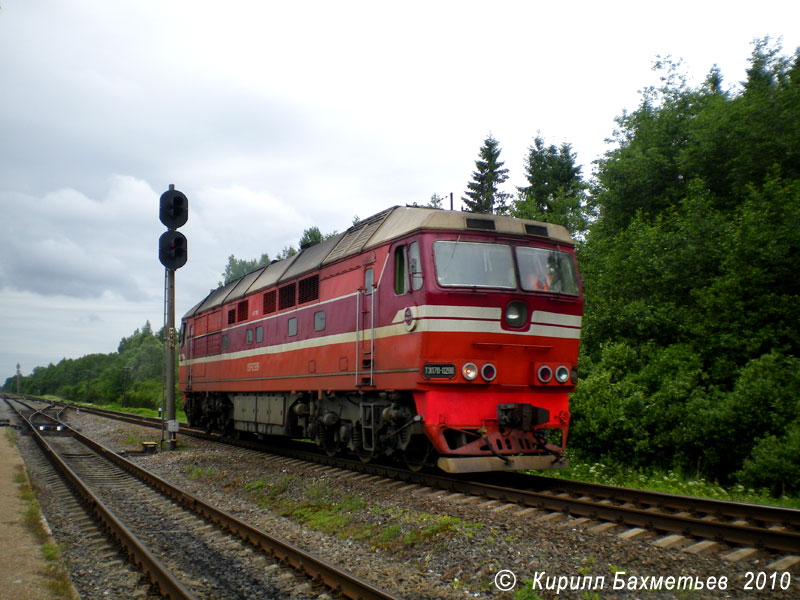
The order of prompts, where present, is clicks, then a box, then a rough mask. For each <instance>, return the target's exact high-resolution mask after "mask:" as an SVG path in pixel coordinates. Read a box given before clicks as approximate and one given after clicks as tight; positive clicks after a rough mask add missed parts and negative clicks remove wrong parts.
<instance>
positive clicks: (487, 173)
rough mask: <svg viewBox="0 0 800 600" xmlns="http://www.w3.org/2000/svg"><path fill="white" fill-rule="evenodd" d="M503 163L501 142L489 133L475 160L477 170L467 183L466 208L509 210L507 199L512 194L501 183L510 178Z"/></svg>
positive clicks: (491, 211) (497, 211)
mask: <svg viewBox="0 0 800 600" xmlns="http://www.w3.org/2000/svg"><path fill="white" fill-rule="evenodd" d="M503 164H504V163H503V161H501V160H500V144H499V143H498V141H497V140H496V139H494V137H492V134H489V137H487V138H486V139H485V140H484V142H483V146H482V147H481V150H480V158H479V159H478V160H476V161H475V167H476V168H477V170H476V171H475V172H473V173H472V181H470V182H469V183H468V184H467V189H468V191H467V192H466V197H464V196H462V197H461V201H462V202H463V203H464V204H465V205H466V206H467V208H466V209H465V210H467V211H469V212H475V213H486V214H492V213H498V214H502V213H505V212H507V206H506V199H508V198H509V197H510V196H511V194H507V193H504V192H501V191H500V185H502V184H503V183H504V182H505V181H506V180H507V179H508V169H504V168H502V167H503Z"/></svg>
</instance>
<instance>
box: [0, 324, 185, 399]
mask: <svg viewBox="0 0 800 600" xmlns="http://www.w3.org/2000/svg"><path fill="white" fill-rule="evenodd" d="M163 340H164V328H162V329H161V330H160V331H158V332H156V333H154V332H153V328H152V326H151V325H150V322H149V321H147V322H146V323H145V325H144V327H142V328H141V329H138V328H137V329H136V330H135V331H134V332H133V333H132V334H131V335H130V336H128V337H123V338H122V339H121V340H120V342H119V344H118V346H117V351H116V352H110V353H108V354H88V355H86V356H82V357H80V358H75V359H72V358H64V359H62V360H60V361H59V362H58V363H57V364H52V363H51V364H50V365H48V366H46V367H41V366H39V367H36V368H34V369H33V372H32V373H31V374H30V375H28V376H26V377H23V378H22V379H21V381H20V392H21V393H23V394H30V395H36V396H42V395H54V396H60V397H61V398H66V399H69V400H74V401H77V402H90V403H106V402H119V403H120V404H121V405H123V406H135V407H146V408H158V407H159V406H160V405H161V395H162V369H163V365H164V343H163ZM176 364H177V361H176ZM176 381H177V377H176ZM16 389H17V388H16V378H15V377H9V378H8V379H6V380H5V383H4V385H3V390H5V391H9V392H16ZM176 390H177V388H176ZM176 397H179V395H176Z"/></svg>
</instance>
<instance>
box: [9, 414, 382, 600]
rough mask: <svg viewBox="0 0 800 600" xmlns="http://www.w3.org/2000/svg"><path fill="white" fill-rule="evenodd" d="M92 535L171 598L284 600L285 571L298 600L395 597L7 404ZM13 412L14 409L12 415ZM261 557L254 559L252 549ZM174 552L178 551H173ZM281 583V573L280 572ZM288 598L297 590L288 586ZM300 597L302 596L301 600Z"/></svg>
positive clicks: (53, 418)
mask: <svg viewBox="0 0 800 600" xmlns="http://www.w3.org/2000/svg"><path fill="white" fill-rule="evenodd" d="M9 404H13V407H14V408H15V410H17V412H18V414H19V416H20V418H22V419H24V420H25V422H26V423H28V424H29V426H30V429H31V432H32V435H33V436H34V437H35V438H36V441H37V443H38V444H39V446H40V447H41V448H42V449H43V451H44V452H45V453H46V454H47V456H48V458H49V459H50V461H51V462H52V463H53V464H54V465H56V467H57V468H58V470H59V472H60V473H61V474H62V476H63V477H65V478H66V479H67V480H68V481H69V484H70V486H71V487H72V488H73V489H74V490H76V492H77V493H78V494H79V496H80V497H81V499H82V502H83V503H84V504H85V505H86V506H88V507H90V513H91V514H92V516H93V517H94V518H96V519H97V520H98V521H99V522H100V523H102V525H101V527H102V529H104V530H106V531H108V532H110V534H111V536H112V537H113V538H114V539H115V540H116V541H117V543H118V544H119V546H121V547H122V548H123V553H124V554H125V555H127V556H129V557H130V558H131V560H132V561H133V562H134V563H135V564H136V565H137V566H138V567H139V568H140V569H141V571H142V572H144V573H145V574H146V575H147V576H148V578H149V579H150V583H152V586H153V587H154V588H156V589H158V590H159V592H160V595H161V596H163V597H168V598H171V599H173V600H174V599H187V600H188V599H195V598H196V599H198V600H199V599H204V598H221V597H225V598H228V597H230V598H251V597H252V598H256V597H258V598H271V597H275V598H278V597H286V595H287V589H286V588H287V582H286V580H285V578H284V577H282V576H279V572H285V568H284V567H283V566H276V565H277V564H278V563H281V565H283V564H284V563H285V564H288V565H290V566H291V567H294V569H295V570H297V571H298V572H299V573H301V574H302V575H301V576H302V578H304V579H305V580H306V581H308V582H309V583H307V584H306V587H305V593H306V594H307V596H308V597H317V596H318V595H319V594H320V591H319V590H318V589H317V590H315V589H314V588H312V587H311V585H310V582H312V581H313V582H314V585H316V586H317V588H319V587H321V586H324V587H326V588H328V590H329V591H331V592H332V593H335V594H337V595H340V596H344V597H347V598H361V599H364V600H367V599H384V600H388V599H392V598H396V596H394V595H392V594H390V593H388V592H386V591H384V590H381V589H380V588H377V587H376V586H373V585H372V584H370V583H369V582H366V581H363V580H361V579H358V578H356V577H354V576H353V575H351V574H349V573H348V572H346V571H344V570H342V569H339V568H337V567H336V566H334V565H331V564H329V563H326V562H325V561H322V560H319V559H317V558H316V557H314V556H313V555H311V554H309V553H307V552H304V551H303V550H301V549H299V548H296V547H294V546H292V545H290V544H287V543H285V542H283V541H281V540H279V539H277V538H274V537H272V536H270V535H268V534H267V533H265V532H263V531H259V530H257V529H254V528H252V527H250V526H249V525H247V524H245V523H243V522H241V521H239V520H238V519H236V518H234V517H232V516H230V515H227V514H225V513H224V512H222V511H220V510H218V509H216V508H214V507H213V506H211V505H209V504H207V503H204V502H202V501H201V500H199V499H198V498H195V497H193V496H191V495H189V494H187V493H185V492H183V491H181V490H179V489H177V488H175V487H173V486H171V485H169V484H168V483H166V482H165V481H163V480H161V479H160V478H158V477H156V476H155V475H153V474H151V473H148V472H147V471H145V470H144V469H141V468H140V467H138V466H137V465H135V464H133V463H131V462H130V461H128V460H126V459H124V458H122V457H120V456H118V455H116V454H115V453H113V452H111V451H109V450H107V449H105V448H104V447H102V446H101V445H100V444H98V443H96V442H94V441H92V440H90V439H88V438H86V437H85V436H82V435H81V434H80V433H78V432H77V431H75V430H73V429H71V428H69V427H68V426H66V425H65V424H64V423H63V422H61V421H60V420H59V418H58V415H55V414H50V413H52V412H53V411H52V409H51V410H36V409H33V408H31V407H24V405H20V404H19V403H18V402H13V403H12V402H10V403H9ZM20 406H23V408H20ZM253 547H255V548H256V549H260V550H263V552H259V551H254V548H253ZM176 549H179V551H176ZM284 574H285V573H284ZM290 587H291V589H292V591H291V593H292V594H293V596H295V597H296V596H297V594H298V590H302V589H303V584H302V583H300V584H299V585H298V584H292V585H291V586H290ZM301 595H302V594H301Z"/></svg>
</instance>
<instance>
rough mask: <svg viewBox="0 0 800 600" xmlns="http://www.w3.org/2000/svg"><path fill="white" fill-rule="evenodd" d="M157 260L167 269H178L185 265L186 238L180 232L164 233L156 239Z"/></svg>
mask: <svg viewBox="0 0 800 600" xmlns="http://www.w3.org/2000/svg"><path fill="white" fill-rule="evenodd" d="M158 260H160V261H161V264H162V265H164V266H165V267H166V268H167V269H172V270H175V269H180V268H181V267H182V266H183V265H185V264H186V236H185V235H183V234H182V233H181V232H180V231H173V230H170V231H165V232H164V233H162V234H161V237H160V238H158Z"/></svg>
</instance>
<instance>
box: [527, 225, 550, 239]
mask: <svg viewBox="0 0 800 600" xmlns="http://www.w3.org/2000/svg"><path fill="white" fill-rule="evenodd" d="M525 233H527V234H528V235H535V236H538V237H549V236H548V234H547V225H530V224H526V225H525Z"/></svg>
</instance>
